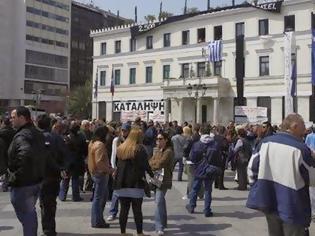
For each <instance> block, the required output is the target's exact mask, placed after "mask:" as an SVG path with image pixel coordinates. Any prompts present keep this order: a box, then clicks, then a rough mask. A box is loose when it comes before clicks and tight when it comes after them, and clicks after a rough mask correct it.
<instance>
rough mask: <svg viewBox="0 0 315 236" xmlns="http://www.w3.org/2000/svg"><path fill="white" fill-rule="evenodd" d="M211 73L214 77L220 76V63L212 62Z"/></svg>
mask: <svg viewBox="0 0 315 236" xmlns="http://www.w3.org/2000/svg"><path fill="white" fill-rule="evenodd" d="M213 73H214V75H215V76H221V75H222V61H216V62H214V64H213Z"/></svg>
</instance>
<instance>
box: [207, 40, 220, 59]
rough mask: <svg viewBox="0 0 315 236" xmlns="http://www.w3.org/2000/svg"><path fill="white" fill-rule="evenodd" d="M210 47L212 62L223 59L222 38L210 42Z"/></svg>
mask: <svg viewBox="0 0 315 236" xmlns="http://www.w3.org/2000/svg"><path fill="white" fill-rule="evenodd" d="M208 49H209V61H210V62H218V61H222V40H215V41H212V42H209V44H208Z"/></svg>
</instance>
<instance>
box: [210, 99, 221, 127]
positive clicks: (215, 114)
mask: <svg viewBox="0 0 315 236" xmlns="http://www.w3.org/2000/svg"><path fill="white" fill-rule="evenodd" d="M212 100H213V119H212V120H213V124H215V125H217V124H218V121H219V119H218V118H219V105H220V104H219V102H220V100H219V98H213V99H212Z"/></svg>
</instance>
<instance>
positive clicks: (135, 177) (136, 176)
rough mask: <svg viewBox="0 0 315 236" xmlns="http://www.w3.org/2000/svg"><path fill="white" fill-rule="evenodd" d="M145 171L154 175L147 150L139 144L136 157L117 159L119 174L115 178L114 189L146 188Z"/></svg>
mask: <svg viewBox="0 0 315 236" xmlns="http://www.w3.org/2000/svg"><path fill="white" fill-rule="evenodd" d="M145 172H147V173H148V174H149V175H150V176H151V177H153V173H152V170H151V168H150V166H149V163H148V157H147V153H146V150H145V149H144V147H143V146H139V148H138V150H137V151H136V154H135V157H134V158H132V159H127V160H121V159H119V158H118V161H117V174H116V177H115V179H114V189H122V188H140V189H144V185H145V182H144V180H143V178H145Z"/></svg>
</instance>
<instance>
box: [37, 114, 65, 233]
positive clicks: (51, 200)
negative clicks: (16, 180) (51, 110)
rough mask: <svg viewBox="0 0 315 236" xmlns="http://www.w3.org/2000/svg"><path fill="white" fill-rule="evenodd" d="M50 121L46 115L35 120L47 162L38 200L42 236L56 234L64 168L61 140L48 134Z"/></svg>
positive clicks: (55, 135)
mask: <svg viewBox="0 0 315 236" xmlns="http://www.w3.org/2000/svg"><path fill="white" fill-rule="evenodd" d="M50 124H51V119H50V117H49V116H48V115H46V114H43V115H40V116H39V117H38V119H37V126H38V128H39V129H40V130H41V131H42V133H43V135H44V137H45V146H46V149H47V156H46V158H47V162H46V171H45V177H44V180H43V182H42V185H41V190H40V195H39V200H40V208H41V220H42V229H43V235H45V236H55V235H57V234H56V220H55V218H56V210H57V201H56V200H57V196H58V193H59V184H60V180H61V171H62V170H63V166H64V158H65V156H64V155H65V153H64V152H63V150H64V147H62V146H61V145H62V144H63V140H62V138H61V137H60V136H58V135H57V134H54V133H51V132H50Z"/></svg>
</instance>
